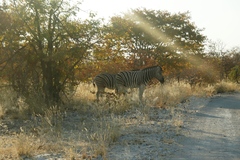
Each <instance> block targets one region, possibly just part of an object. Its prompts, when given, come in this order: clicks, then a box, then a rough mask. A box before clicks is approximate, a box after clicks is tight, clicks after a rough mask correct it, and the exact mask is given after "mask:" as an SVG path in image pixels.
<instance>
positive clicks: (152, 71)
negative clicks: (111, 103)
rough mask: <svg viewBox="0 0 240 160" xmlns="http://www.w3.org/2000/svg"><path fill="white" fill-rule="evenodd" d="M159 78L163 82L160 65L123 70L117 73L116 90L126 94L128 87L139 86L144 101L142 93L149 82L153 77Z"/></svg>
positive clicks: (140, 96)
mask: <svg viewBox="0 0 240 160" xmlns="http://www.w3.org/2000/svg"><path fill="white" fill-rule="evenodd" d="M153 78H156V79H158V80H159V81H160V82H161V83H162V84H163V83H164V77H163V75H162V68H161V67H160V66H152V67H148V68H144V69H141V70H136V71H123V72H119V73H118V74H117V75H116V92H117V94H122V93H123V94H125V93H126V89H127V88H139V100H140V102H142V95H143V92H144V90H145V87H146V85H147V83H148V82H149V81H150V80H151V79H153Z"/></svg>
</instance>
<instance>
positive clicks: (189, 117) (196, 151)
mask: <svg viewBox="0 0 240 160" xmlns="http://www.w3.org/2000/svg"><path fill="white" fill-rule="evenodd" d="M188 109H189V110H190V112H189V113H188V114H186V117H184V119H185V120H184V121H185V122H184V124H185V125H184V127H183V134H182V136H180V137H179V138H178V139H177V140H176V141H175V142H176V145H177V148H178V150H177V151H176V152H175V153H174V154H173V155H171V156H170V157H169V159H171V160H185V159H187V160H216V159H217V160H240V93H234V94H221V95H216V96H214V97H212V98H210V99H208V100H207V101H205V103H202V104H200V103H196V104H195V102H194V101H192V102H190V104H189V108H188ZM167 159H168V158H167Z"/></svg>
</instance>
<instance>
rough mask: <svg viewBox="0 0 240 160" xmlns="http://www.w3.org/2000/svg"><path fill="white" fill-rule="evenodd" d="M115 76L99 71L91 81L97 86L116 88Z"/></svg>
mask: <svg viewBox="0 0 240 160" xmlns="http://www.w3.org/2000/svg"><path fill="white" fill-rule="evenodd" d="M115 76H116V75H115V74H110V73H101V74H98V75H97V76H96V77H95V78H94V80H93V81H94V83H95V84H96V85H97V87H98V88H109V89H115V88H116V80H115V79H116V78H115Z"/></svg>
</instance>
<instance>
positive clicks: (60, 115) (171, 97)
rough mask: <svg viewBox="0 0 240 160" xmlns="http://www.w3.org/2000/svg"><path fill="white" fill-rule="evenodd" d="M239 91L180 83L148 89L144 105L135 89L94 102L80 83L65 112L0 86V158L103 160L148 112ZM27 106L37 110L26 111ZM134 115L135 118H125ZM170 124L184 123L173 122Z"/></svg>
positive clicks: (231, 87)
mask: <svg viewBox="0 0 240 160" xmlns="http://www.w3.org/2000/svg"><path fill="white" fill-rule="evenodd" d="M239 90H240V87H239V85H238V84H234V83H228V82H221V83H218V84H215V85H205V86H203V85H202V86H200V85H196V86H195V87H194V88H191V86H190V85H189V84H187V83H184V82H180V83H177V82H172V83H166V84H164V85H160V84H157V85H151V86H147V87H146V90H145V91H144V96H143V104H141V103H140V102H139V99H138V89H133V90H132V91H131V90H129V92H130V93H129V94H127V95H126V96H121V97H115V96H111V95H112V94H105V95H103V97H102V98H101V99H100V102H98V103H97V102H96V101H95V99H96V95H95V94H93V93H94V92H95V93H96V88H94V87H93V86H92V84H86V83H81V84H80V85H79V86H78V88H77V92H76V94H75V95H74V97H73V99H72V101H71V102H70V103H69V104H67V105H66V106H64V107H65V108H67V109H66V110H65V109H62V108H61V106H53V107H51V108H45V107H44V106H42V107H41V104H42V103H40V102H38V101H39V99H37V101H36V100H34V99H33V100H32V103H31V102H28V103H26V102H25V99H23V98H21V97H18V96H17V94H16V93H15V92H14V91H13V90H11V89H10V88H5V89H2V90H1V91H0V92H1V97H0V118H1V119H2V121H1V126H0V127H1V131H0V132H1V134H0V159H8V158H9V157H11V158H12V159H22V158H23V157H34V156H36V155H39V154H44V153H49V154H53V153H55V154H59V155H61V157H63V158H66V159H84V158H89V159H90V158H93V157H97V156H102V158H103V159H106V157H107V151H108V148H109V146H110V145H111V144H114V143H115V142H116V141H118V138H119V137H120V136H121V130H122V129H123V128H124V126H126V123H132V124H133V123H135V124H138V123H139V121H141V122H142V121H147V120H148V119H149V112H150V109H151V108H155V109H161V108H174V107H176V106H177V104H178V103H184V102H185V101H187V99H188V98H189V97H190V96H193V95H194V96H210V95H213V94H216V93H223V92H234V91H239ZM107 92H111V93H112V92H113V91H112V90H107ZM28 100H30V99H28ZM35 103H36V104H35ZM29 104H32V105H35V106H31V107H32V108H34V107H35V108H36V109H38V110H40V111H39V112H38V113H36V112H34V110H35V109H34V110H30V109H29ZM35 111H36V110H35ZM29 112H30V114H29ZM133 114H135V115H136V118H134V119H131V118H130V119H127V118H126V117H127V116H128V115H133ZM172 125H173V126H178V127H180V126H182V125H183V124H182V121H181V120H179V119H175V120H173V124H172ZM9 159H10V158H9Z"/></svg>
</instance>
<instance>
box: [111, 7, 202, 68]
mask: <svg viewBox="0 0 240 160" xmlns="http://www.w3.org/2000/svg"><path fill="white" fill-rule="evenodd" d="M109 27H110V28H111V31H112V34H115V35H118V39H114V40H115V46H114V45H113V47H112V48H114V47H116V45H120V46H121V48H122V52H125V53H124V54H123V55H125V57H127V58H128V60H129V62H131V63H133V64H132V65H133V66H135V67H136V68H139V67H142V66H146V65H152V64H161V65H163V66H165V68H170V67H171V68H178V69H176V70H179V69H180V68H181V67H183V66H185V64H186V61H185V60H186V57H187V55H188V54H198V53H200V52H202V51H203V42H204V40H205V38H206V37H205V36H203V35H202V34H201V33H200V32H201V30H200V29H198V28H197V27H196V26H195V25H194V24H193V23H192V22H191V21H190V16H189V13H178V14H171V13H169V12H166V11H159V10H147V9H136V10H132V11H130V12H129V13H126V14H125V15H124V16H123V17H121V16H116V17H112V19H111V22H110V24H109ZM119 37H121V38H119ZM184 58H185V60H184Z"/></svg>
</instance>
